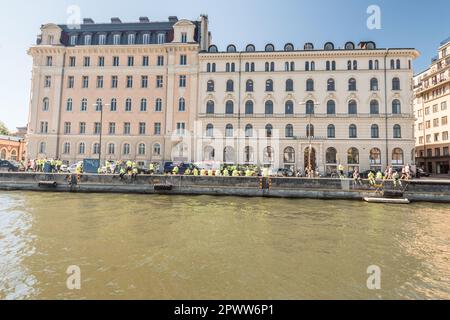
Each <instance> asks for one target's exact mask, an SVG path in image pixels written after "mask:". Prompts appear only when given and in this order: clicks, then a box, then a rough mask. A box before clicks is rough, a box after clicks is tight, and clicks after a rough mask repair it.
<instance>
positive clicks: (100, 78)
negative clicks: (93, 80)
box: [97, 76, 103, 89]
mask: <svg viewBox="0 0 450 320" xmlns="http://www.w3.org/2000/svg"><path fill="white" fill-rule="evenodd" d="M97 88H98V89H102V88H103V76H98V77H97Z"/></svg>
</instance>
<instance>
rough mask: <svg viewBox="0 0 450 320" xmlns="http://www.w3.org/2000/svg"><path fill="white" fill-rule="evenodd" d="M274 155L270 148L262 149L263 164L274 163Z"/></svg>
mask: <svg viewBox="0 0 450 320" xmlns="http://www.w3.org/2000/svg"><path fill="white" fill-rule="evenodd" d="M274 154H275V152H274V150H273V148H272V147H266V148H264V154H263V162H264V163H272V162H273V161H274Z"/></svg>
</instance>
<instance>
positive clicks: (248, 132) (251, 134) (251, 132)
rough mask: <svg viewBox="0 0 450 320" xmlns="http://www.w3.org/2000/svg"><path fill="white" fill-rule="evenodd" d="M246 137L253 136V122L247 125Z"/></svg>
mask: <svg viewBox="0 0 450 320" xmlns="http://www.w3.org/2000/svg"><path fill="white" fill-rule="evenodd" d="M245 137H246V138H251V137H253V126H252V125H251V124H248V125H246V126H245Z"/></svg>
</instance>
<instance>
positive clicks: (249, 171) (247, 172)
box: [245, 168, 253, 177]
mask: <svg viewBox="0 0 450 320" xmlns="http://www.w3.org/2000/svg"><path fill="white" fill-rule="evenodd" d="M245 176H246V177H251V176H253V174H252V171H251V170H250V168H247V170H246V171H245Z"/></svg>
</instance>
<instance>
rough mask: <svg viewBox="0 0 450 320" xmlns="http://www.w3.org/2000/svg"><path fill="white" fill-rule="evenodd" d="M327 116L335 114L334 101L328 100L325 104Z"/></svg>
mask: <svg viewBox="0 0 450 320" xmlns="http://www.w3.org/2000/svg"><path fill="white" fill-rule="evenodd" d="M327 114H328V115H334V114H336V102H334V100H328V102H327Z"/></svg>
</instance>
